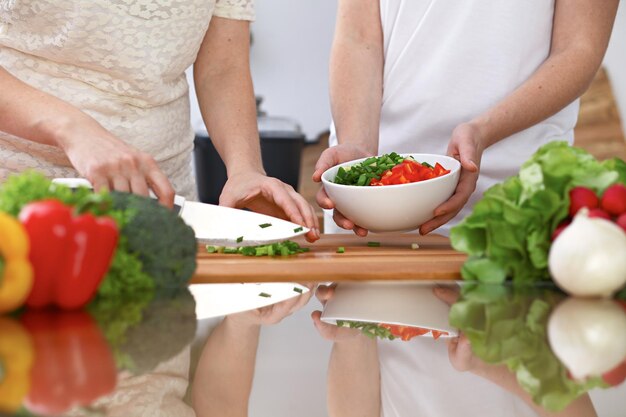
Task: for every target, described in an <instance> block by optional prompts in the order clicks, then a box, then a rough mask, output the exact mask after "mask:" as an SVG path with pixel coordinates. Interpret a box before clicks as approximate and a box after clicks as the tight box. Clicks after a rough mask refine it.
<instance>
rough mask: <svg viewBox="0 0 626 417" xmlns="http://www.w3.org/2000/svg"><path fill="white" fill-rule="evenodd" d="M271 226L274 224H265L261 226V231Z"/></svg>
mask: <svg viewBox="0 0 626 417" xmlns="http://www.w3.org/2000/svg"><path fill="white" fill-rule="evenodd" d="M271 225H272V223H263V224H260V225H259V227H260V228H261V229H265V228H266V227H270V226H271Z"/></svg>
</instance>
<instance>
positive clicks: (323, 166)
mask: <svg viewBox="0 0 626 417" xmlns="http://www.w3.org/2000/svg"><path fill="white" fill-rule="evenodd" d="M337 163H338V161H337V152H336V150H335V149H334V148H328V149H326V150H325V151H324V152H322V154H321V155H320V157H319V159H318V160H317V162H316V163H315V171H314V172H313V181H315V182H320V181H321V180H322V174H323V173H324V172H325V171H326V170H327V169H329V168H332V167H334V166H335V165H337Z"/></svg>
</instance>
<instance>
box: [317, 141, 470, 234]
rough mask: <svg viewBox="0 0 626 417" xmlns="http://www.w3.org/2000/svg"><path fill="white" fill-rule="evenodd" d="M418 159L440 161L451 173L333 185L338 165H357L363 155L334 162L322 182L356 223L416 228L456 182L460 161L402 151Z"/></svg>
mask: <svg viewBox="0 0 626 417" xmlns="http://www.w3.org/2000/svg"><path fill="white" fill-rule="evenodd" d="M402 155H403V156H412V157H413V158H415V160H416V161H417V162H428V163H429V164H431V165H433V166H434V165H435V164H436V163H437V162H438V163H440V164H441V165H442V166H443V167H444V168H445V169H449V170H450V173H449V174H446V175H443V176H441V177H438V178H433V179H430V180H425V181H420V182H414V183H410V184H400V185H385V186H377V187H359V186H355V185H341V184H335V183H334V182H333V180H334V179H335V175H337V171H338V170H339V168H340V167H344V168H345V167H348V166H352V165H356V164H358V163H359V162H361V161H363V160H365V159H366V158H362V159H357V160H354V161H350V162H345V163H343V164H339V165H336V166H334V167H332V168H330V169H328V170H326V171H325V172H324V173H323V174H322V184H323V185H324V190H326V194H328V197H330V199H331V200H332V201H333V202H334V203H335V207H336V208H337V210H339V211H340V212H341V213H342V214H343V215H345V216H346V217H347V218H349V219H350V220H352V221H353V222H354V223H355V224H357V225H359V226H361V227H364V228H366V229H369V230H370V231H372V232H399V231H402V232H404V231H410V230H415V229H417V228H419V227H420V226H421V225H422V224H423V223H425V222H426V221H428V220H430V219H432V218H433V213H434V211H435V209H436V208H437V207H438V206H439V205H440V204H441V203H443V202H445V201H446V200H447V199H448V198H450V196H452V194H453V193H454V190H455V188H456V185H457V183H458V182H459V175H460V172H461V164H460V163H459V161H457V160H456V159H454V158H451V157H449V156H444V155H433V154H421V153H413V154H402Z"/></svg>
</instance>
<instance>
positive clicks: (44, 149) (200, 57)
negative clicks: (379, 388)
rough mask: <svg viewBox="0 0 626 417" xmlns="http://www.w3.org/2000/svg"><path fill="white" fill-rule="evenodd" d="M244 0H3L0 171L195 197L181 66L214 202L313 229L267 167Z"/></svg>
mask: <svg viewBox="0 0 626 417" xmlns="http://www.w3.org/2000/svg"><path fill="white" fill-rule="evenodd" d="M253 1H254V0H90V1H82V0H0V92H1V93H0V182H2V181H4V180H5V179H6V178H7V177H8V176H9V175H10V174H12V173H17V172H21V171H23V170H26V169H36V170H38V171H41V172H43V173H44V174H46V175H47V176H49V177H76V176H80V177H84V178H87V179H89V180H90V181H91V182H92V184H94V187H96V188H101V187H107V188H110V189H116V190H120V191H131V192H134V193H138V194H143V195H146V194H147V193H148V190H149V189H151V190H153V191H154V192H155V193H156V194H157V196H158V197H159V199H160V200H161V201H162V202H163V203H165V204H171V203H172V201H173V194H174V192H176V193H178V194H182V195H184V196H186V197H188V198H193V197H194V196H195V185H194V182H193V177H192V172H191V165H190V163H191V151H192V148H193V132H192V130H191V126H190V122H189V101H188V85H187V82H186V78H185V75H184V71H185V69H186V68H188V67H189V66H190V65H192V64H193V65H194V78H195V80H196V81H195V83H196V91H197V95H198V99H199V102H200V106H201V110H202V114H203V116H204V119H205V123H206V125H207V127H208V130H209V132H210V134H211V137H212V139H213V141H214V143H215V145H216V147H217V149H218V151H219V153H220V155H221V156H222V159H223V160H224V162H225V164H226V167H227V170H228V176H229V180H228V182H227V184H226V186H225V188H224V191H223V193H222V196H221V199H220V203H221V204H223V205H228V206H235V207H247V208H250V209H252V210H256V211H261V212H264V213H268V214H273V215H277V216H280V217H286V218H289V219H291V220H292V221H294V222H297V223H300V224H303V225H306V226H308V227H310V228H313V229H314V230H313V231H312V232H311V233H310V234H309V236H308V237H309V238H310V239H315V238H316V237H317V221H316V218H315V215H314V211H313V209H312V208H311V207H310V206H309V205H308V204H307V203H306V202H305V200H304V199H303V198H302V197H301V196H299V195H298V194H297V193H296V192H295V191H294V190H293V189H292V188H291V187H289V186H287V185H286V184H283V183H282V182H280V181H278V180H275V179H273V178H268V177H267V176H265V172H264V171H263V167H262V163H261V158H260V150H259V143H258V132H257V125H256V113H255V102H254V93H253V89H252V81H251V77H250V70H249V57H248V55H249V36H250V35H249V21H251V20H253V19H254V4H253Z"/></svg>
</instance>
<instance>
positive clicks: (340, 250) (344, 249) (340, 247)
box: [337, 246, 346, 253]
mask: <svg viewBox="0 0 626 417" xmlns="http://www.w3.org/2000/svg"><path fill="white" fill-rule="evenodd" d="M345 251H346V248H344V247H343V246H339V247H338V248H337V253H344V252H345Z"/></svg>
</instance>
